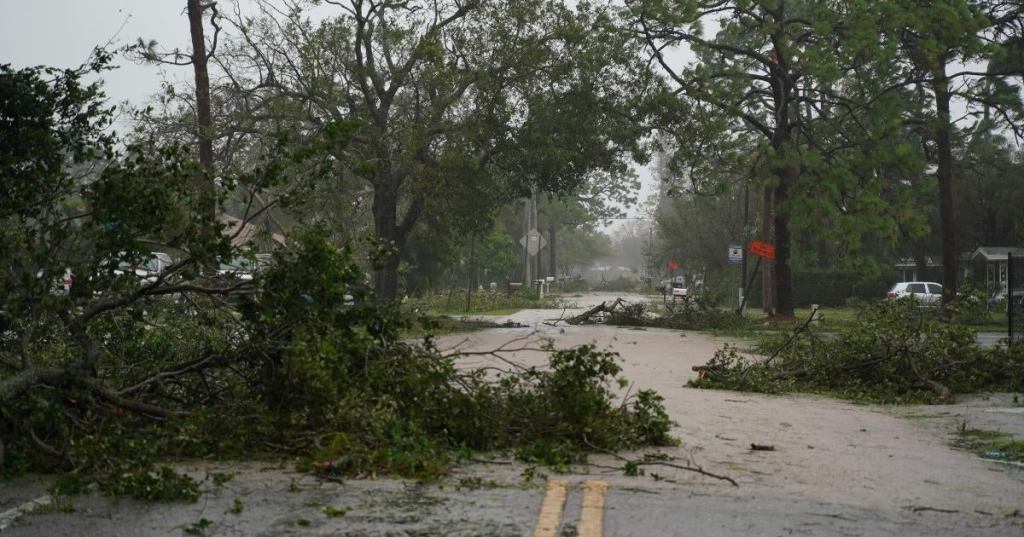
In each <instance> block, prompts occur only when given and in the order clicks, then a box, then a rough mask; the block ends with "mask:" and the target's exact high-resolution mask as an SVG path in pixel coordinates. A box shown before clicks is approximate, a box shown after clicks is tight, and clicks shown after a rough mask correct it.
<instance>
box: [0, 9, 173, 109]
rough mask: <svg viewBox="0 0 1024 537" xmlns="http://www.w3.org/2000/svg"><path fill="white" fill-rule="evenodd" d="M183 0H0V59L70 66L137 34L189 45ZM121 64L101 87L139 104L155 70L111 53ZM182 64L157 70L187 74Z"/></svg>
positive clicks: (155, 80) (156, 78)
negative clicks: (94, 52)
mask: <svg viewBox="0 0 1024 537" xmlns="http://www.w3.org/2000/svg"><path fill="white" fill-rule="evenodd" d="M184 6H185V2H184V1H174V0H0V12H2V13H3V17H0V51H3V53H2V56H0V62H3V63H10V64H13V65H14V66H15V67H27V66H31V65H49V66H54V67H74V66H77V65H80V64H81V63H82V62H84V61H85V60H86V58H88V57H89V52H90V51H91V50H92V48H93V47H95V46H98V45H104V44H106V43H108V42H111V40H113V43H112V44H113V45H114V46H118V45H126V44H129V43H131V42H134V41H135V39H136V38H138V37H142V38H145V39H147V40H149V39H156V40H157V41H159V42H160V44H161V45H162V47H164V48H168V49H171V48H174V47H182V48H186V47H188V44H189V37H188V18H187V17H185V13H184ZM116 63H117V64H118V65H120V66H121V67H120V68H119V69H117V70H115V71H112V72H109V73H106V74H105V75H104V77H103V78H104V79H105V81H106V84H105V88H106V92H107V95H108V96H109V97H110V98H111V100H112V101H114V102H121V101H124V100H129V101H131V102H133V103H142V102H144V101H145V100H146V99H147V98H148V96H150V95H152V94H153V93H156V92H157V91H158V90H159V84H160V80H161V78H162V74H161V69H159V68H157V67H155V66H151V65H135V64H134V63H132V62H130V61H128V60H125V59H124V58H117V60H116ZM187 69H188V68H187V67H179V68H175V67H168V68H165V69H163V71H164V74H166V75H167V76H168V77H178V76H183V75H187V74H189V73H188V72H187Z"/></svg>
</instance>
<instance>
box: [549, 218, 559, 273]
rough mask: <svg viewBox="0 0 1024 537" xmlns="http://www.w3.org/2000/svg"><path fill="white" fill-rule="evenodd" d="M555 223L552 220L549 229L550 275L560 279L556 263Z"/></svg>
mask: <svg viewBox="0 0 1024 537" xmlns="http://www.w3.org/2000/svg"><path fill="white" fill-rule="evenodd" d="M555 227H557V226H555V223H554V222H551V227H550V228H549V229H548V248H550V250H548V264H549V265H550V266H549V267H548V275H549V276H551V277H552V278H555V279H558V269H557V268H556V267H557V266H558V265H556V264H555V238H556V237H555Z"/></svg>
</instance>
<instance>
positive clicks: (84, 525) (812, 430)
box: [0, 295, 1024, 537]
mask: <svg viewBox="0 0 1024 537" xmlns="http://www.w3.org/2000/svg"><path fill="white" fill-rule="evenodd" d="M614 297H615V296H605V295H588V296H585V297H577V298H575V299H574V300H576V301H577V302H578V303H579V304H578V305H579V306H581V307H586V306H589V305H592V304H594V303H597V302H600V301H601V300H605V299H609V298H611V299H614ZM571 313H572V312H571V311H570V312H566V313H565V315H568V314H571ZM562 315H563V312H561V311H553V310H543V311H524V312H520V313H518V314H516V315H513V316H510V317H511V319H512V320H515V321H517V322H521V323H523V324H526V325H528V327H527V328H517V329H495V330H486V331H481V332H474V333H471V334H464V335H451V336H447V337H445V338H441V339H440V340H439V342H438V343H439V345H441V346H442V347H454V346H459V347H460V348H463V349H493V348H495V347H497V346H498V345H500V344H501V343H503V342H507V341H508V340H509V339H510V338H514V337H525V336H530V337H548V338H551V339H553V340H554V341H556V342H557V343H558V344H559V345H560V346H572V345H578V344H581V343H589V342H594V343H597V344H598V346H599V347H602V348H612V349H614V350H616V351H618V352H620V354H621V355H622V360H623V367H624V373H625V375H626V376H627V377H629V378H630V379H631V380H632V381H633V382H635V386H634V387H633V388H632V389H640V388H652V389H656V390H658V391H659V392H660V393H662V394H663V395H664V396H665V405H666V408H667V410H668V412H669V414H670V416H671V417H672V418H673V419H674V420H675V421H677V422H678V425H677V427H676V428H675V429H674V430H673V434H674V435H675V436H677V437H678V438H679V439H680V440H681V445H680V446H679V447H678V448H668V449H663V450H659V451H658V453H660V454H662V455H664V456H667V457H672V458H673V459H674V460H676V461H678V462H680V463H681V464H682V463H685V464H688V465H697V466H700V467H702V468H704V469H705V470H707V471H709V472H713V473H716V474H720V475H725V476H729V477H731V478H734V479H735V480H736V482H737V483H738V485H739V486H738V487H734V486H732V485H730V484H729V483H726V482H724V481H720V480H716V479H712V478H708V477H705V476H701V475H698V474H695V473H693V472H688V471H682V470H678V469H675V468H671V467H657V466H650V467H645V468H644V470H645V472H644V473H643V474H642V475H634V476H629V475H625V473H624V472H623V461H622V460H620V459H617V458H615V457H611V456H606V455H600V456H595V457H592V459H591V461H590V462H591V464H590V465H579V466H576V467H573V468H572V469H571V471H570V472H569V473H566V474H553V473H551V472H550V471H549V470H546V469H544V468H531V467H529V466H526V465H524V464H521V463H518V462H515V461H511V460H509V459H507V458H505V457H502V456H501V455H493V456H491V457H490V458H491V459H493V460H489V461H486V462H484V461H481V462H476V463H473V464H466V465H462V466H460V467H458V468H456V469H455V471H454V473H453V475H451V476H450V477H449V478H447V479H445V480H444V481H443V482H441V483H437V484H430V485H422V484H417V483H412V482H403V481H395V480H353V481H347V482H344V483H335V482H320V481H318V480H316V479H314V478H312V477H310V476H308V475H304V474H301V473H299V472H296V471H294V470H292V469H291V467H290V464H280V465H270V464H262V465H261V464H253V463H247V464H243V465H230V466H224V465H221V466H209V465H197V466H191V467H185V468H183V469H184V470H187V471H191V472H192V473H193V475H195V476H196V477H197V478H202V477H203V476H204V475H207V474H208V473H210V472H213V471H218V472H231V473H233V474H235V478H234V479H232V480H231V481H229V482H228V483H226V484H224V485H223V486H222V487H213V486H212V485H210V484H209V483H208V482H207V484H206V486H207V493H206V494H205V495H204V496H203V497H202V498H201V499H200V500H199V502H198V503H196V504H187V505H182V504H172V505H146V504H139V503H137V502H134V501H130V500H121V501H112V500H110V499H107V498H102V497H84V498H78V499H76V500H74V505H73V506H72V505H68V504H64V505H57V506H52V507H49V508H44V509H42V510H40V511H37V512H36V513H34V514H30V515H27V516H24V517H22V518H20V519H19V520H18V521H17V522H16V523H15V524H14V525H13V526H12V527H11V528H9V529H8V530H7V531H4V532H3V533H2V535H3V536H5V537H6V536H7V535H15V536H32V537H36V536H38V537H42V536H62V535H67V536H72V535H74V536H78V535H90V536H92V535H95V536H101V535H102V536H107V535H110V536H126V537H127V536H136V535H153V536H181V535H207V536H242V535H260V536H272V535H340V536H381V537H384V536H419V537H427V536H447V535H450V536H467V537H468V536H525V537H531V536H532V537H548V536H570V535H575V536H582V537H601V536H660V535H680V536H682V535H687V536H690V535H694V536H705V535H721V536H751V535H821V536H825V535H894V536H895V535H909V536H917V535H920V536H926V535H927V536H932V535H935V536H962V535H980V536H989V535H991V536H1003V535H1005V536H1021V535H1024V470H1022V469H1018V468H1013V467H1006V466H1005V465H997V464H993V463H991V462H987V461H982V460H980V459H978V458H977V457H975V456H973V455H971V454H969V453H965V452H962V451H957V450H954V449H951V448H950V447H948V442H949V439H950V433H951V432H952V431H953V430H955V428H956V427H957V426H958V424H960V423H969V424H970V426H972V427H980V428H986V429H988V428H998V429H999V430H1004V431H1007V432H1010V433H1011V434H1015V435H1017V436H1018V437H1019V438H1024V412H1017V411H1016V409H1017V408H1018V407H1020V405H1019V404H1017V403H1014V402H1012V401H1011V399H1010V397H1009V396H998V397H989V398H984V397H981V398H974V399H970V400H967V401H965V402H964V403H961V404H958V405H944V406H939V407H927V406H915V407H897V408H890V407H872V406H865V405H853V404H848V403H845V402H842V401H836V400H832V399H824V398H820V397H814V396H767V395H759V394H749V393H733V392H724V391H702V390H695V389H690V388H685V387H684V385H685V383H686V381H687V380H688V379H689V378H692V375H693V372H692V370H691V366H692V365H694V364H699V363H703V362H704V361H706V360H707V358H709V357H710V356H711V354H713V352H714V350H715V349H717V348H718V347H719V346H721V344H722V343H723V342H724V340H722V339H720V338H714V337H709V336H707V335H704V334H699V333H694V332H677V331H670V330H631V329H627V328H617V327H608V326H588V327H570V326H563V325H557V326H552V325H550V324H545V321H548V322H549V321H550V319H552V318H558V317H560V316H562ZM513 358H514V359H516V360H518V361H521V362H523V363H526V364H534V363H542V362H543V356H542V355H538V354H535V353H518V354H517V355H515V356H514V357H513ZM481 360H482V359H481V358H479V357H473V359H472V360H466V361H465V362H464V363H463V366H465V367H473V366H479V365H487V364H486V363H485V362H483V361H481ZM754 442H757V443H763V444H771V445H772V446H774V447H775V448H776V449H775V451H769V452H763V451H751V450H750V448H749V446H750V444H751V443H754ZM622 456H625V457H628V458H632V459H640V458H642V457H643V456H644V453H624V454H622ZM43 488H44V487H43V485H42V484H40V483H37V482H33V481H31V480H21V481H18V482H13V483H4V484H0V513H2V512H5V511H8V510H10V509H13V508H15V507H16V506H17V505H20V504H21V503H22V502H24V501H25V500H27V499H30V498H33V497H36V495H37V494H41V493H42V491H43ZM596 490H600V491H601V492H600V494H598V493H596V492H595V491H596ZM559 491H561V492H559ZM588 491H589V492H588ZM236 500H237V502H238V503H236ZM239 505H240V506H241V510H239V509H238V508H237V506H239ZM65 508H73V509H74V512H71V513H66V512H63V511H62V509H65ZM2 519H3V516H2V515H0V526H2V525H3V522H2Z"/></svg>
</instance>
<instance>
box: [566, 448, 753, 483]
mask: <svg viewBox="0 0 1024 537" xmlns="http://www.w3.org/2000/svg"><path fill="white" fill-rule="evenodd" d="M583 443H584V444H586V445H587V446H589V447H590V449H593V450H594V451H598V452H601V453H604V454H605V455H611V456H612V457H615V458H616V459H617V460H620V461H622V462H624V463H626V466H627V467H628V466H633V467H640V466H665V467H667V468H675V469H677V470H686V471H687V472H694V473H697V474H700V475H703V476H707V477H711V478H714V479H718V480H720V481H728V482H729V483H730V484H731V485H732V486H734V487H737V488H738V487H739V486H740V484H739V483H737V482H736V480H735V479H733V478H731V477H729V476H724V475H719V474H714V473H711V472H708V471H707V470H705V469H703V468H701V467H699V466H690V465H684V464H675V463H671V462H667V461H656V460H638V461H637V460H632V459H627V458H626V457H623V456H622V455H619V454H618V453H615V452H614V451H609V450H607V449H604V448H601V447H598V446H595V445H594V444H591V443H590V441H589V440H587V437H586V436H584V437H583ZM623 468H624V469H625V468H626V467H623Z"/></svg>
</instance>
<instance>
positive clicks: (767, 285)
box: [761, 186, 774, 315]
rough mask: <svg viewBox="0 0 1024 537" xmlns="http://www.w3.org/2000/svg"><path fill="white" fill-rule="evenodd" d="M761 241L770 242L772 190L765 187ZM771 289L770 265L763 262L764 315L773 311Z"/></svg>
mask: <svg viewBox="0 0 1024 537" xmlns="http://www.w3.org/2000/svg"><path fill="white" fill-rule="evenodd" d="M761 240H762V241H764V242H767V243H770V242H772V189H771V188H768V187H767V186H765V187H764V205H763V206H762V209H761ZM773 287H774V281H773V279H772V264H771V262H768V261H765V262H764V263H762V264H761V309H762V310H763V311H764V313H765V315H771V314H772V313H773V311H774V309H773V302H774V293H772V288H773Z"/></svg>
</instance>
